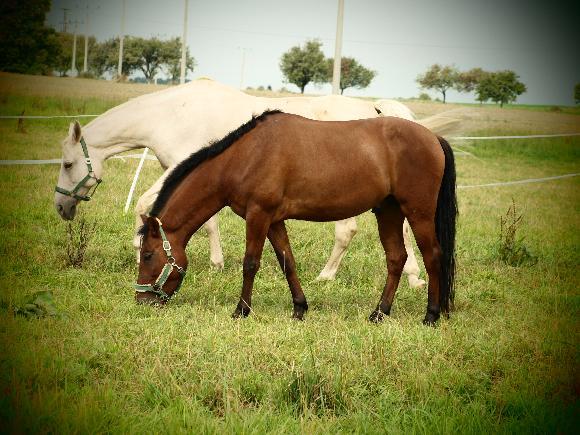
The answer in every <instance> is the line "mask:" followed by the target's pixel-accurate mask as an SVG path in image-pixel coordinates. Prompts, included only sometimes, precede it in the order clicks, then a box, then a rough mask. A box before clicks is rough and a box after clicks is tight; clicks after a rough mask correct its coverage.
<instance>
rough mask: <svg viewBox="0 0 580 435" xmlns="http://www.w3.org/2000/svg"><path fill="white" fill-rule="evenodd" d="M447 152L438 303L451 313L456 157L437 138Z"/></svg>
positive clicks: (440, 204)
mask: <svg viewBox="0 0 580 435" xmlns="http://www.w3.org/2000/svg"><path fill="white" fill-rule="evenodd" d="M438 139H439V143H440V144H441V148H443V153H444V154H445V171H444V172H443V179H442V180H441V187H440V188H439V197H438V198H437V213H436V215H435V230H436V232H437V239H438V241H439V245H440V246H441V271H440V275H439V304H440V306H441V311H443V312H444V313H449V308H450V305H451V306H452V305H453V299H454V296H455V289H454V287H453V285H454V281H455V221H456V218H457V197H456V195H455V158H454V157H453V151H452V150H451V146H450V145H449V143H448V142H447V141H446V140H445V139H443V138H442V137H438Z"/></svg>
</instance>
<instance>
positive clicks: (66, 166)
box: [63, 162, 73, 169]
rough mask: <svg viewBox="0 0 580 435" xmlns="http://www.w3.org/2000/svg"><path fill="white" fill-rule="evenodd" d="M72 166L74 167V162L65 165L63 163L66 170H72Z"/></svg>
mask: <svg viewBox="0 0 580 435" xmlns="http://www.w3.org/2000/svg"><path fill="white" fill-rule="evenodd" d="M72 165H73V164H72V162H64V163H63V167H64V168H65V169H70V168H72Z"/></svg>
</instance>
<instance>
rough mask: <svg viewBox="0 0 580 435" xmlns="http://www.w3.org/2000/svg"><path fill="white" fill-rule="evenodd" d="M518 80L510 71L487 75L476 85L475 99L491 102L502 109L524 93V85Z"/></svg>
mask: <svg viewBox="0 0 580 435" xmlns="http://www.w3.org/2000/svg"><path fill="white" fill-rule="evenodd" d="M518 79H519V76H518V75H517V74H516V73H515V72H513V71H510V70H505V71H498V72H493V73H489V74H487V75H486V76H485V77H484V78H483V79H482V80H481V81H480V82H479V84H478V85H477V88H476V93H477V99H478V100H479V101H482V102H483V101H487V100H491V101H493V102H495V103H499V104H500V107H503V105H504V104H506V103H511V102H513V101H515V100H516V99H517V97H518V95H521V94H523V93H524V92H526V90H527V89H526V85H525V84H523V83H522V82H520V81H519V80H518Z"/></svg>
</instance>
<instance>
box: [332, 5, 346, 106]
mask: <svg viewBox="0 0 580 435" xmlns="http://www.w3.org/2000/svg"><path fill="white" fill-rule="evenodd" d="M343 18H344V0H338V15H337V17H336V42H335V43H334V65H333V68H332V93H333V94H335V95H338V94H339V93H340V63H341V59H342V58H341V51H342V22H343Z"/></svg>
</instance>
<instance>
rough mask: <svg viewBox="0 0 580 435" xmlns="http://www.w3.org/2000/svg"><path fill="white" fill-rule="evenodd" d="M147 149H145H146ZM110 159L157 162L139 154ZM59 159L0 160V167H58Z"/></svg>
mask: <svg viewBox="0 0 580 435" xmlns="http://www.w3.org/2000/svg"><path fill="white" fill-rule="evenodd" d="M146 149H147V148H146ZM111 158H112V159H119V160H125V159H140V158H145V159H146V160H157V157H155V156H146V157H143V156H142V155H141V154H125V155H122V156H113V157H111ZM61 162H62V160H61V159H47V160H0V166H15V165H53V164H57V165H60V164H61Z"/></svg>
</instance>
